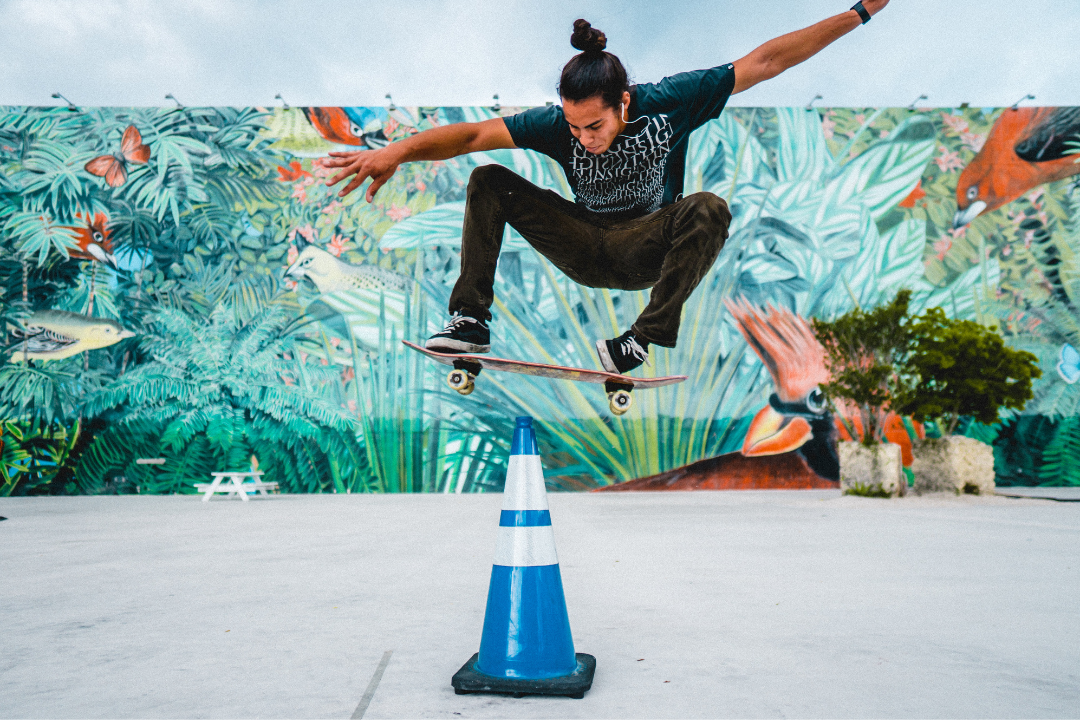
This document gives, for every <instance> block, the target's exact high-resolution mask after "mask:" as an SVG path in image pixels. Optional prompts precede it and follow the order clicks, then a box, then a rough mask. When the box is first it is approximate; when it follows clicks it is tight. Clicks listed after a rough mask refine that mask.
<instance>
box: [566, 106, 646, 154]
mask: <svg viewBox="0 0 1080 720" xmlns="http://www.w3.org/2000/svg"><path fill="white" fill-rule="evenodd" d="M629 104H630V93H623V106H624V107H625V106H626V105H629ZM562 108H563V117H565V118H566V122H567V123H569V125H570V132H571V133H573V135H574V137H576V138H577V139H578V142H580V143H581V144H582V146H584V148H585V149H586V150H588V151H589V152H591V153H592V154H593V155H599V154H600V153H602V152H606V151H607V149H608V148H609V147H611V143H612V142H613V141H614V140H615V136H616V135H618V134H619V133H621V132H622V131H623V129H624V128H625V127H626V123H624V122H623V120H622V117H621V115H622V113H620V112H619V108H612V107H608V106H607V105H605V104H604V100H603V98H601V97H600V96H599V95H594V96H592V97H591V98H586V99H585V100H567V99H565V98H563V106H562Z"/></svg>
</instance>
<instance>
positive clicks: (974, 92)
mask: <svg viewBox="0 0 1080 720" xmlns="http://www.w3.org/2000/svg"><path fill="white" fill-rule="evenodd" d="M849 2H853V0H828V1H826V0H708V1H706V0H680V1H679V2H669V1H668V0H643V1H639V0H619V1H609V0H576V1H570V0H533V1H531V2H525V1H522V0H454V1H451V0H382V1H380V2H368V1H367V0H312V1H309V2H299V1H296V0H0V30H2V35H3V42H2V44H0V105H52V104H56V103H58V102H59V101H57V100H54V99H52V98H51V97H50V96H51V95H52V93H54V92H60V93H62V94H64V95H65V96H66V97H67V98H69V99H71V100H72V101H73V102H74V103H75V104H77V105H169V104H171V101H169V100H166V99H165V95H166V94H167V93H172V94H173V95H175V96H176V97H177V98H178V99H179V100H180V101H181V102H183V103H184V104H186V105H237V106H245V105H264V106H265V105H271V104H275V103H277V102H280V101H277V100H275V95H277V94H278V93H280V94H281V95H282V97H283V98H284V99H285V100H286V101H287V102H288V103H289V104H291V105H382V104H386V100H385V95H386V94H387V93H391V94H392V97H393V100H394V102H395V103H397V104H399V105H487V104H491V103H492V96H493V95H494V94H496V93H498V95H499V97H500V103H501V104H502V105H506V106H517V105H521V106H525V105H539V104H543V103H544V102H546V101H557V99H558V98H557V95H556V92H555V84H556V82H557V81H558V76H559V71H560V69H561V67H562V65H563V64H564V63H565V62H566V61H567V60H568V59H569V58H570V57H571V56H572V55H573V54H574V53H575V52H576V51H574V50H573V48H571V47H570V42H569V39H570V32H571V29H572V24H573V21H574V19H576V18H578V17H583V18H585V19H587V20H589V21H590V22H591V23H592V24H593V25H594V26H596V27H599V28H600V29H602V30H603V31H604V32H605V33H606V34H607V36H608V50H609V51H611V52H613V53H615V54H616V55H618V56H619V57H620V58H621V59H622V60H623V62H624V63H625V64H626V65H627V67H628V69H629V70H630V73H631V76H632V79H633V80H634V81H638V82H653V81H657V80H659V79H661V78H663V77H664V76H666V75H671V74H674V73H676V72H680V71H684V70H694V69H697V68H702V67H711V66H714V65H720V64H723V63H726V62H730V61H732V60H735V59H738V58H739V57H742V56H743V55H746V54H747V53H749V52H750V51H751V50H753V49H754V48H755V47H757V46H758V45H760V44H761V43H763V42H765V41H767V40H769V39H771V38H773V37H776V36H778V35H782V34H784V33H787V32H790V31H792V30H796V29H799V28H801V27H805V26H807V25H811V24H813V23H815V22H817V21H819V20H822V19H824V18H826V17H828V16H830V15H834V14H837V13H839V12H843V11H844V10H845V9H846V8H847V7H849ZM1078 36H1080V2H1077V1H1076V0H967V1H966V2H955V1H954V0H891V2H890V3H889V5H888V6H887V7H886V8H885V9H884V10H883V11H882V12H881V13H879V14H878V15H877V16H875V17H874V19H873V20H871V22H870V23H868V24H867V25H864V26H862V27H859V28H858V29H856V30H855V31H853V32H852V33H850V34H848V35H847V36H845V37H843V38H841V39H840V40H838V41H837V42H835V43H834V44H833V45H831V46H830V47H828V48H826V49H825V50H823V51H822V52H821V53H819V54H818V55H816V56H815V57H813V58H811V59H810V60H808V61H807V62H805V63H803V64H802V65H799V66H797V67H794V68H791V69H789V70H787V71H786V72H784V73H783V74H781V75H780V76H778V77H776V78H773V79H772V80H769V81H767V82H764V83H761V84H759V85H757V86H756V87H754V88H751V89H750V90H748V91H746V92H744V93H740V94H738V95H735V96H733V97H732V99H731V102H730V104H731V105H738V106H753V105H764V106H770V105H805V104H807V103H808V102H809V101H810V100H811V99H812V98H813V97H814V96H815V95H819V94H820V95H822V96H823V97H822V99H821V100H819V101H818V105H819V106H882V105H893V106H897V105H902V106H907V105H909V104H910V103H911V102H912V101H914V100H915V99H916V98H917V97H918V96H920V95H927V96H928V99H927V100H924V101H920V104H921V105H923V106H941V107H952V106H957V105H959V104H960V103H962V102H968V103H970V104H971V105H972V106H976V107H989V106H1001V105H1012V104H1013V103H1014V102H1016V101H1017V100H1019V99H1021V98H1023V97H1024V96H1025V95H1027V94H1033V95H1035V96H1036V99H1035V100H1034V101H1025V102H1026V103H1027V104H1035V105H1080V83H1078V82H1077V76H1078V75H1080V72H1078V71H1080V42H1077V38H1078Z"/></svg>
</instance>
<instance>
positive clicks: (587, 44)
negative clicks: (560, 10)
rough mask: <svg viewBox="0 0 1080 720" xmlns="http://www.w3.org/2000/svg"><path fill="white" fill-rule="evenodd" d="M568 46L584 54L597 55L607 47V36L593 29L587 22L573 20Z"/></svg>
mask: <svg viewBox="0 0 1080 720" xmlns="http://www.w3.org/2000/svg"><path fill="white" fill-rule="evenodd" d="M570 44H571V45H573V46H574V47H575V48H577V49H578V50H580V51H582V52H584V53H589V54H594V55H599V54H600V53H602V52H604V48H606V47H607V35H604V33H603V32H602V31H600V30H598V29H596V28H594V27H593V26H592V25H590V24H589V22H588V21H587V20H575V21H574V34H573V35H571V36H570Z"/></svg>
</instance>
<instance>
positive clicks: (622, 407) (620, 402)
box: [608, 390, 634, 415]
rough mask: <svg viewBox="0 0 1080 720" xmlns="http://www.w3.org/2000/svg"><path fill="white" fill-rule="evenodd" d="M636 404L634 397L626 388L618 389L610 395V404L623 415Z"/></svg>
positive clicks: (614, 410) (615, 411) (617, 413)
mask: <svg viewBox="0 0 1080 720" xmlns="http://www.w3.org/2000/svg"><path fill="white" fill-rule="evenodd" d="M633 404H634V398H633V396H631V395H630V393H629V392H627V391H626V390H616V391H615V392H613V393H610V394H609V395H608V406H609V407H610V408H611V412H613V413H615V414H616V415H623V414H625V413H626V411H627V410H629V409H630V406H631V405H633Z"/></svg>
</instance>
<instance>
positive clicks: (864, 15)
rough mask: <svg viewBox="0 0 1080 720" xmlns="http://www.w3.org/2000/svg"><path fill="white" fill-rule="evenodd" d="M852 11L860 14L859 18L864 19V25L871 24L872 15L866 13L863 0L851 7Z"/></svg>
mask: <svg viewBox="0 0 1080 720" xmlns="http://www.w3.org/2000/svg"><path fill="white" fill-rule="evenodd" d="M851 9H852V10H854V11H855V12H857V13H859V17H861V18H862V24H863V25H865V24H866V23H868V22H870V13H868V12H866V8H864V7H863V6H862V0H859V2H857V3H855V4H854V5H852V6H851Z"/></svg>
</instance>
